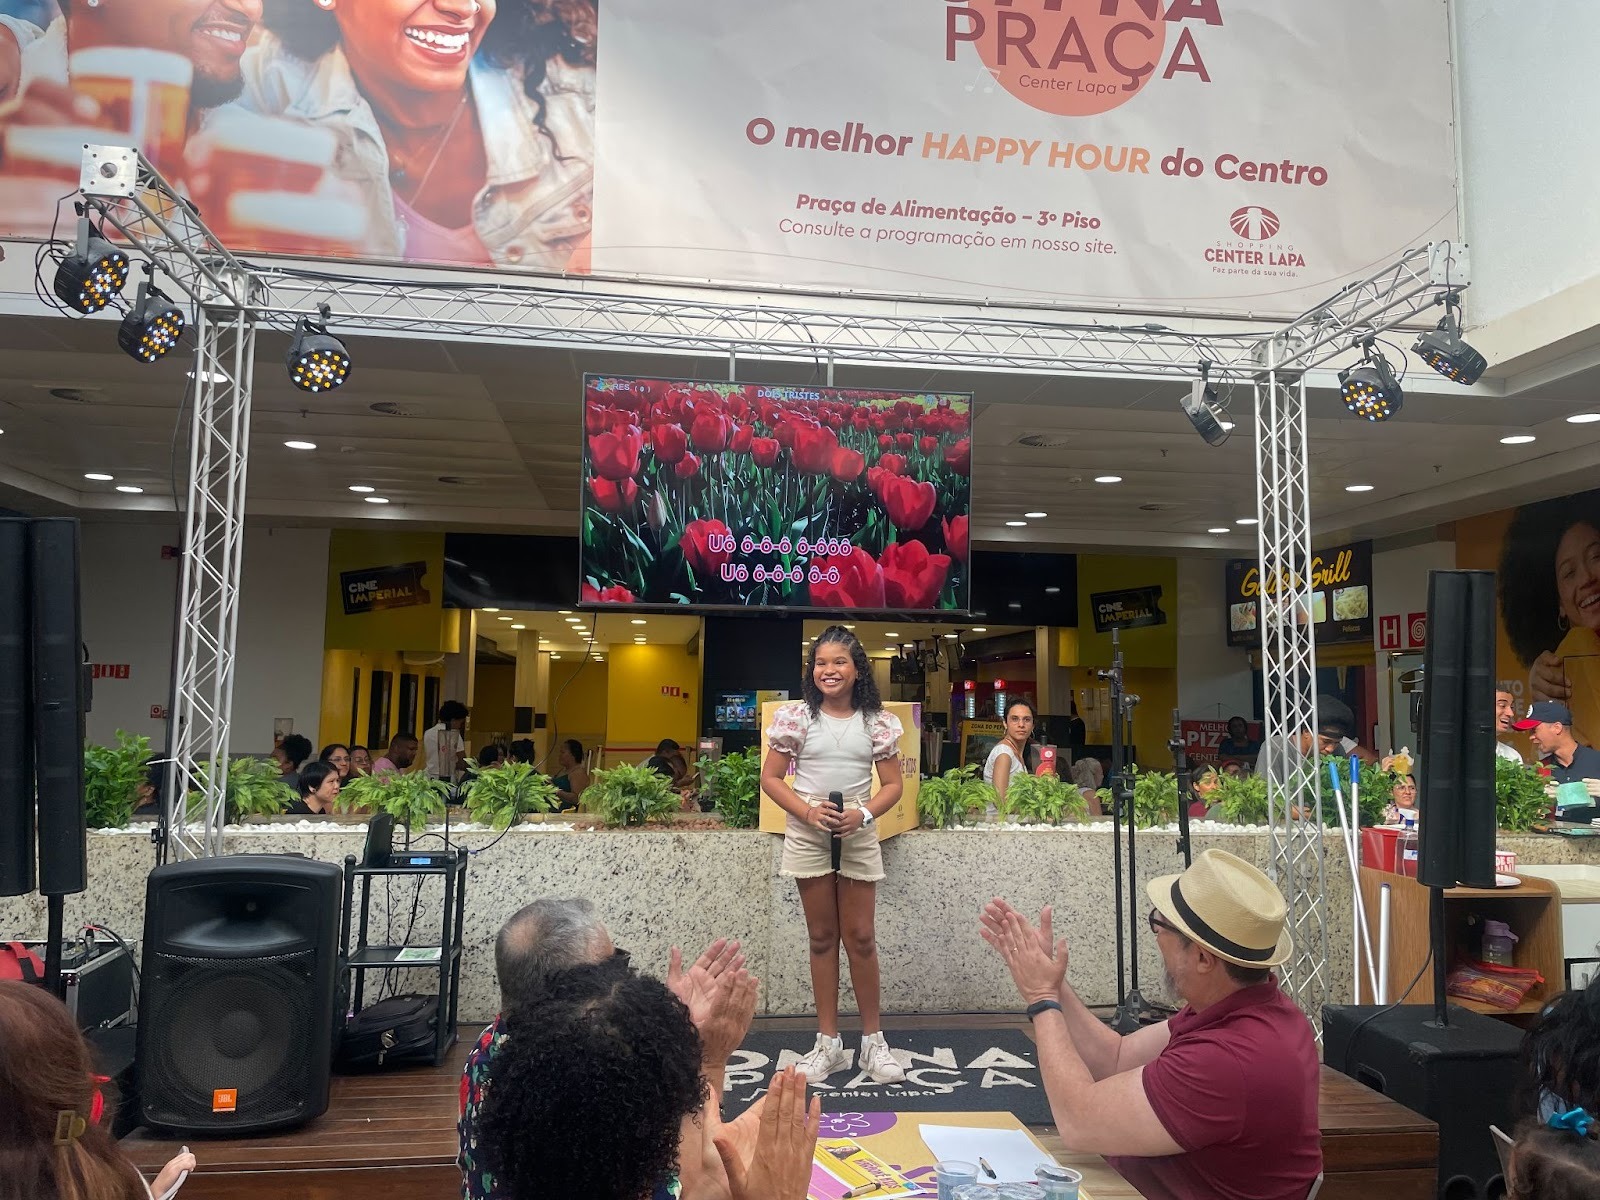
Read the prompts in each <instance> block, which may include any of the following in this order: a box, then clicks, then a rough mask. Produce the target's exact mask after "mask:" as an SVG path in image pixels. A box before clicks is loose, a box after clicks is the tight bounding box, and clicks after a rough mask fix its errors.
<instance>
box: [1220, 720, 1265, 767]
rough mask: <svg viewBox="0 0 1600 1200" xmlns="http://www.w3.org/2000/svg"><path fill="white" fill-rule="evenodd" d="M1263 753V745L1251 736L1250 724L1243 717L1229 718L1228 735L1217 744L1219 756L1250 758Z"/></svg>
mask: <svg viewBox="0 0 1600 1200" xmlns="http://www.w3.org/2000/svg"><path fill="white" fill-rule="evenodd" d="M1260 752H1261V743H1260V742H1258V741H1256V740H1255V739H1254V738H1253V737H1251V736H1250V723H1249V722H1248V721H1246V720H1245V719H1244V718H1243V717H1229V718H1228V735H1227V736H1226V737H1224V738H1223V739H1222V741H1220V742H1219V743H1217V754H1218V755H1219V756H1221V757H1223V758H1227V757H1229V756H1230V755H1231V756H1233V757H1235V758H1249V757H1250V756H1251V755H1253V754H1259V753H1260Z"/></svg>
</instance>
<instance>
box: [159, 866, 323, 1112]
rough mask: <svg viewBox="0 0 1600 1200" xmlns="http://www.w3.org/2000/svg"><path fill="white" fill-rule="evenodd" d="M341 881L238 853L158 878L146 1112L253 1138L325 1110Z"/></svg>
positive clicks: (318, 870) (316, 869) (319, 870)
mask: <svg viewBox="0 0 1600 1200" xmlns="http://www.w3.org/2000/svg"><path fill="white" fill-rule="evenodd" d="M342 895H343V872H342V871H341V870H340V869H339V867H338V866H336V865H334V864H332V863H323V862H316V861H314V860H312V859H306V858H299V857H295V856H291V855H271V854H263V855H248V854H241V855H232V856H229V857H225V858H209V859H198V860H192V861H187V862H177V863H169V864H167V865H166V866H161V867H157V868H156V869H155V870H154V871H152V872H150V877H149V882H148V885H147V888H146V897H145V924H144V946H143V970H142V972H141V975H142V980H141V987H140V993H139V1043H138V1067H139V1109H140V1116H141V1117H142V1118H143V1120H144V1123H145V1124H146V1125H149V1126H151V1127H153V1128H156V1129H162V1130H168V1131H171V1132H174V1133H228V1134H239V1133H258V1132H262V1131H265V1130H271V1129H284V1128H289V1127H292V1126H295V1125H299V1124H302V1123H304V1122H306V1121H309V1120H311V1119H312V1118H314V1117H317V1116H320V1115H321V1114H322V1113H323V1112H325V1111H326V1110H327V1107H328V1088H329V1073H330V1070H331V1064H332V1059H333V1030H334V1011H333V1010H334V994H335V991H334V985H335V982H336V978H337V974H338V944H337V939H338V923H339V911H340V903H341V897H342Z"/></svg>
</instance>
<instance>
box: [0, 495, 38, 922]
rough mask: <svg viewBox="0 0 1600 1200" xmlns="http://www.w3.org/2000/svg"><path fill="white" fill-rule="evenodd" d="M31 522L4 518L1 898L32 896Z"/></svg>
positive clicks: (0, 562) (0, 538)
mask: <svg viewBox="0 0 1600 1200" xmlns="http://www.w3.org/2000/svg"><path fill="white" fill-rule="evenodd" d="M32 640H33V635H32V632H31V631H30V629H29V626H28V523H27V522H26V521H20V520H16V519H14V518H5V517H0V896H23V895H26V894H27V893H29V892H31V891H33V888H34V883H35V879H34V872H33V733H32V729H31V726H30V724H29V720H28V714H29V711H30V709H31V708H32V704H33V700H32V695H31V692H32V676H31V675H30V674H29V669H28V655H29V647H30V645H31V644H32Z"/></svg>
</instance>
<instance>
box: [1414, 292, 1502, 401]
mask: <svg viewBox="0 0 1600 1200" xmlns="http://www.w3.org/2000/svg"><path fill="white" fill-rule="evenodd" d="M1443 303H1444V319H1443V320H1442V321H1440V322H1439V324H1438V325H1437V326H1436V327H1435V328H1433V329H1431V330H1429V331H1428V332H1427V333H1422V334H1418V335H1417V341H1416V344H1415V345H1414V346H1412V347H1411V353H1413V354H1415V355H1416V356H1417V357H1418V358H1420V359H1421V360H1422V361H1423V362H1425V363H1427V364H1428V365H1429V366H1430V367H1432V368H1433V369H1434V370H1435V371H1437V372H1438V373H1439V374H1441V375H1443V376H1444V377H1445V378H1446V379H1448V380H1450V382H1452V383H1459V384H1463V385H1471V384H1474V383H1477V382H1478V378H1479V376H1481V375H1482V374H1483V372H1484V370H1485V368H1487V367H1488V365H1489V362H1488V360H1487V359H1486V358H1484V357H1483V355H1482V354H1480V353H1478V351H1476V350H1474V349H1473V348H1472V347H1471V346H1469V345H1468V344H1467V343H1466V342H1465V341H1463V340H1462V337H1461V301H1460V298H1459V297H1458V296H1457V295H1456V294H1455V293H1454V292H1451V293H1449V294H1448V295H1446V296H1445V298H1444V301H1443Z"/></svg>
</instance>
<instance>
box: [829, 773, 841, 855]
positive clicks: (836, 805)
mask: <svg viewBox="0 0 1600 1200" xmlns="http://www.w3.org/2000/svg"><path fill="white" fill-rule="evenodd" d="M828 803H829V804H831V805H832V806H833V811H834V812H836V813H843V812H844V793H843V792H829V793H828ZM843 851H844V841H843V840H842V839H841V838H840V836H839V835H838V834H837V833H836V834H834V835H833V869H834V870H835V871H837V870H838V869H839V855H840V854H841V853H842V852H843Z"/></svg>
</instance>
